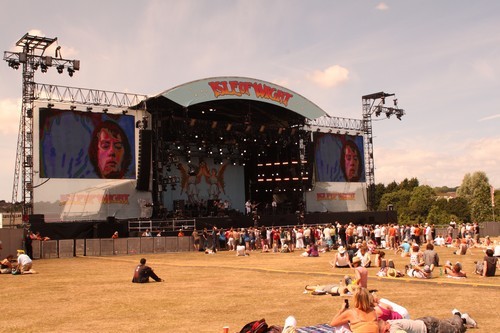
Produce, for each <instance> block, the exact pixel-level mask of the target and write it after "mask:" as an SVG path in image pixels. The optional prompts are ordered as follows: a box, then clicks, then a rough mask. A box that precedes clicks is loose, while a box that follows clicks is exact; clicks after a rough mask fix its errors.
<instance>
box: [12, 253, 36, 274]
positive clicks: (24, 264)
mask: <svg viewBox="0 0 500 333" xmlns="http://www.w3.org/2000/svg"><path fill="white" fill-rule="evenodd" d="M32 267H33V261H32V260H31V258H30V257H29V256H28V255H27V254H26V253H24V250H17V268H16V269H15V270H14V269H13V270H12V274H33V273H35V271H34V270H33V269H32Z"/></svg>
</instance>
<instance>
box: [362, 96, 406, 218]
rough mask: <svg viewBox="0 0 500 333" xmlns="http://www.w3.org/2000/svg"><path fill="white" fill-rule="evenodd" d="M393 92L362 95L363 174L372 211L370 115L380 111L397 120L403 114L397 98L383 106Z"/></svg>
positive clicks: (373, 183)
mask: <svg viewBox="0 0 500 333" xmlns="http://www.w3.org/2000/svg"><path fill="white" fill-rule="evenodd" d="M394 95H395V94H387V93H384V92H378V93H374V94H370V95H365V96H363V97H362V103H363V133H364V136H365V137H364V139H365V174H366V188H367V192H368V193H367V196H368V210H370V211H374V210H375V209H376V207H375V162H374V159H373V133H372V115H373V114H375V116H376V117H378V116H380V115H381V114H382V113H384V114H385V115H386V117H387V118H390V117H391V115H395V116H396V117H397V118H398V119H399V120H401V117H402V116H403V115H404V114H405V112H404V110H403V109H399V108H398V100H397V99H393V102H394V107H387V106H385V99H386V98H387V97H390V96H394Z"/></svg>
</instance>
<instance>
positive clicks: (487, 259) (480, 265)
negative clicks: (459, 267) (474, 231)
mask: <svg viewBox="0 0 500 333" xmlns="http://www.w3.org/2000/svg"><path fill="white" fill-rule="evenodd" d="M493 253H494V252H493V249H486V251H485V254H486V255H485V256H484V258H483V261H478V262H476V270H475V273H476V274H479V275H480V276H481V277H486V276H495V273H496V269H497V264H498V258H497V257H494V256H493Z"/></svg>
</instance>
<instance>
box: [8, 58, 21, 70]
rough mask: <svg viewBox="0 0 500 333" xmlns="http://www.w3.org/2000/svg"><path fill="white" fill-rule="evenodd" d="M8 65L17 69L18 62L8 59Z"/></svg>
mask: <svg viewBox="0 0 500 333" xmlns="http://www.w3.org/2000/svg"><path fill="white" fill-rule="evenodd" d="M9 67H12V68H13V69H15V70H18V69H19V62H18V61H17V60H13V59H11V60H9Z"/></svg>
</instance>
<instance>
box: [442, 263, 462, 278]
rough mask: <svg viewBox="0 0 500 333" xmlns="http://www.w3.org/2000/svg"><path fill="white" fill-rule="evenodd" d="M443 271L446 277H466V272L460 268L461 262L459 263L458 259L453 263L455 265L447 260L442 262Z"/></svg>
mask: <svg viewBox="0 0 500 333" xmlns="http://www.w3.org/2000/svg"><path fill="white" fill-rule="evenodd" d="M444 273H445V274H446V275H447V276H448V277H452V278H466V277H467V273H465V272H464V271H463V270H462V264H461V263H459V262H458V261H457V262H456V263H455V265H452V264H451V261H449V260H448V261H447V262H446V264H444Z"/></svg>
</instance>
